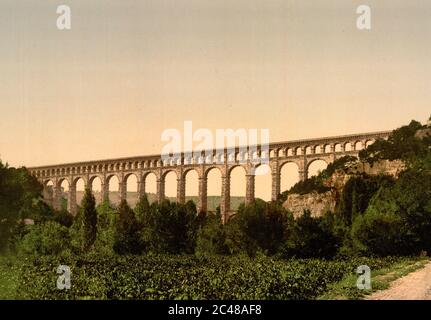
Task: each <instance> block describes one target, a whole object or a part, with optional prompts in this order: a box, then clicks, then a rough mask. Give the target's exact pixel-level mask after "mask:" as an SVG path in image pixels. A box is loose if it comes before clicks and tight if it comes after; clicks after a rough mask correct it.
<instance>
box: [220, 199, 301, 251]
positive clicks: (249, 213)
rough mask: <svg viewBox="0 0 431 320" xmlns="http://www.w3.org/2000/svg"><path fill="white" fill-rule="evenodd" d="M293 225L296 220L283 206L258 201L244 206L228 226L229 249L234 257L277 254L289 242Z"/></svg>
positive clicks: (227, 242)
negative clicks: (260, 252) (290, 228)
mask: <svg viewBox="0 0 431 320" xmlns="http://www.w3.org/2000/svg"><path fill="white" fill-rule="evenodd" d="M292 221H293V216H292V215H291V214H290V213H289V212H288V211H286V209H284V208H283V207H282V206H281V205H280V204H279V203H275V202H273V203H266V202H264V201H262V200H260V199H256V200H255V201H254V202H252V203H251V204H249V205H244V204H242V205H241V206H240V207H239V208H238V213H237V214H236V215H235V216H234V217H233V218H231V219H230V220H229V222H228V223H227V225H226V245H227V247H228V248H229V251H230V252H231V253H241V252H244V253H247V254H248V255H249V256H254V255H255V254H256V253H257V252H258V251H262V252H265V253H267V254H270V255H271V254H275V253H276V252H277V251H278V250H279V248H280V246H281V245H282V243H283V242H284V241H285V240H286V239H287V235H288V232H289V231H288V230H289V224H290V223H291V222H292Z"/></svg>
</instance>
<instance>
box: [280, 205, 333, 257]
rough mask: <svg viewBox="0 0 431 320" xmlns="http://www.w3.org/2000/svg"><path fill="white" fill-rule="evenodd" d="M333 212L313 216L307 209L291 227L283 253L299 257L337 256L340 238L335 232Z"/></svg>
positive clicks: (285, 255)
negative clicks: (321, 215)
mask: <svg viewBox="0 0 431 320" xmlns="http://www.w3.org/2000/svg"><path fill="white" fill-rule="evenodd" d="M333 223H334V222H333V221H332V214H331V213H327V214H326V215H325V216H323V217H317V218H313V217H312V216H311V213H310V211H305V212H304V214H303V215H301V216H300V217H299V218H297V219H296V220H295V221H294V222H293V223H292V227H291V231H290V234H289V237H288V239H287V241H286V242H285V244H284V247H283V249H282V255H283V256H284V257H286V258H288V257H299V258H332V257H334V256H335V254H336V252H337V249H338V246H339V245H340V240H339V239H338V238H337V237H336V235H335V234H334V232H333V228H334V226H333Z"/></svg>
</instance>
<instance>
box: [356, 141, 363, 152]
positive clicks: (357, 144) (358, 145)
mask: <svg viewBox="0 0 431 320" xmlns="http://www.w3.org/2000/svg"><path fill="white" fill-rule="evenodd" d="M362 149H363V145H362V141H360V140H358V141H356V142H355V150H357V151H359V150H362Z"/></svg>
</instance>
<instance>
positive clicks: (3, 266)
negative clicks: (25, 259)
mask: <svg viewBox="0 0 431 320" xmlns="http://www.w3.org/2000/svg"><path fill="white" fill-rule="evenodd" d="M19 276H20V274H19V270H18V267H17V264H16V260H15V258H14V257H2V256H0V300H11V299H15V298H16V296H15V294H16V287H17V285H18V282H19V281H18V279H19Z"/></svg>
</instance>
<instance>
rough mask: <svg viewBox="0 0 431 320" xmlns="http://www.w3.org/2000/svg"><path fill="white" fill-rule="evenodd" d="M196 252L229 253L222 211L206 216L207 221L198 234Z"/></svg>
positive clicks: (210, 253) (198, 253) (207, 253)
mask: <svg viewBox="0 0 431 320" xmlns="http://www.w3.org/2000/svg"><path fill="white" fill-rule="evenodd" d="M195 253H196V255H197V256H202V255H215V254H226V253H228V248H227V246H226V232H225V230H224V228H223V224H222V221H221V215H220V213H217V214H210V215H207V216H206V217H205V221H204V223H203V225H202V227H201V228H200V229H199V231H198V234H197V240H196V248H195Z"/></svg>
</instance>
